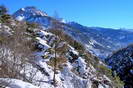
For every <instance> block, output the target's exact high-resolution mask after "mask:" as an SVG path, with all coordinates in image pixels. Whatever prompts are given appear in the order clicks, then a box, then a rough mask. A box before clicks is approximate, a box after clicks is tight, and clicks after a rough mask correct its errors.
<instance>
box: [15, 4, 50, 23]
mask: <svg viewBox="0 0 133 88" xmlns="http://www.w3.org/2000/svg"><path fill="white" fill-rule="evenodd" d="M34 16H47V13H45V12H43V11H41V10H39V9H37V8H36V7H34V6H28V7H25V8H21V9H19V10H18V11H16V12H15V13H14V14H13V17H14V18H17V20H19V21H22V20H26V19H29V18H30V17H34Z"/></svg>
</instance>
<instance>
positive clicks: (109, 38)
mask: <svg viewBox="0 0 133 88" xmlns="http://www.w3.org/2000/svg"><path fill="white" fill-rule="evenodd" d="M13 16H14V17H15V18H16V19H17V20H19V21H20V20H26V21H29V22H36V23H39V24H41V25H43V26H44V27H46V28H47V27H50V26H51V21H52V19H53V18H52V17H49V16H48V15H47V14H46V13H45V12H42V11H40V10H38V9H36V8H34V7H26V8H22V9H20V10H18V11H17V12H15V13H14V14H13ZM60 23H61V25H62V26H63V27H64V30H65V31H66V33H68V34H69V35H71V36H72V37H73V38H74V39H76V40H78V41H79V42H81V43H82V44H83V45H84V46H85V47H86V49H87V50H89V51H90V52H92V53H94V54H95V55H97V56H99V57H101V58H105V57H106V56H108V54H110V53H112V52H113V51H115V50H117V49H120V48H122V47H125V46H127V45H128V44H130V43H133V32H130V31H126V30H114V29H111V28H100V27H86V26H83V25H80V24H78V23H76V22H69V23H62V22H61V21H60Z"/></svg>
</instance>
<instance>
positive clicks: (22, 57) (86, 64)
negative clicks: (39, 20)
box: [0, 20, 122, 88]
mask: <svg viewBox="0 0 133 88" xmlns="http://www.w3.org/2000/svg"><path fill="white" fill-rule="evenodd" d="M12 22H14V25H11V24H12V23H8V24H4V23H1V26H0V35H1V36H0V70H2V71H0V78H1V79H2V80H6V79H7V78H9V80H8V81H9V82H8V83H7V85H6V86H7V88H15V87H16V88H31V87H32V88H95V87H96V88H119V87H121V86H122V85H119V84H118V83H119V82H118V81H116V80H115V79H113V78H112V76H110V75H109V73H108V69H107V68H106V66H105V64H104V63H102V62H101V61H99V59H98V58H97V57H95V56H93V55H92V54H91V53H89V52H86V51H82V52H81V51H80V50H77V49H75V48H74V46H71V45H70V44H69V43H68V42H67V41H66V40H64V39H63V37H60V36H59V35H60V34H59V35H55V34H54V33H53V32H50V31H49V30H46V28H42V27H33V26H31V25H30V24H27V22H18V21H15V20H14V21H12ZM7 35H8V36H7ZM63 35H64V34H63ZM32 39H33V41H31V40H32ZM11 40H12V41H11ZM26 41H28V42H26ZM28 45H30V46H28ZM29 48H31V49H30V50H32V51H30V52H29ZM30 54H31V55H33V56H29V55H30ZM55 57H56V59H55ZM55 60H56V61H57V62H56V66H55ZM102 71H103V72H102ZM105 72H106V73H105ZM54 73H55V81H54V82H55V84H54V85H53V78H54ZM3 78H4V79H3ZM4 83H5V82H4ZM1 84H3V82H2V81H1V80H0V86H1Z"/></svg>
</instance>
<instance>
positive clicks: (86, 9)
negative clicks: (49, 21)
mask: <svg viewBox="0 0 133 88" xmlns="http://www.w3.org/2000/svg"><path fill="white" fill-rule="evenodd" d="M0 4H3V5H5V6H7V7H8V8H9V10H10V13H13V12H15V11H16V10H18V9H19V8H22V7H26V6H36V7H37V8H39V9H41V10H43V11H45V12H46V13H48V14H49V15H50V16H52V15H53V13H54V11H56V12H58V14H59V16H60V17H63V18H64V19H66V20H68V21H76V22H78V23H80V24H83V25H85V26H98V27H108V28H132V29H133V0H0Z"/></svg>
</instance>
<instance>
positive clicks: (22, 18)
mask: <svg viewBox="0 0 133 88" xmlns="http://www.w3.org/2000/svg"><path fill="white" fill-rule="evenodd" d="M16 19H17V20H18V21H22V20H24V16H17V17H16Z"/></svg>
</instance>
